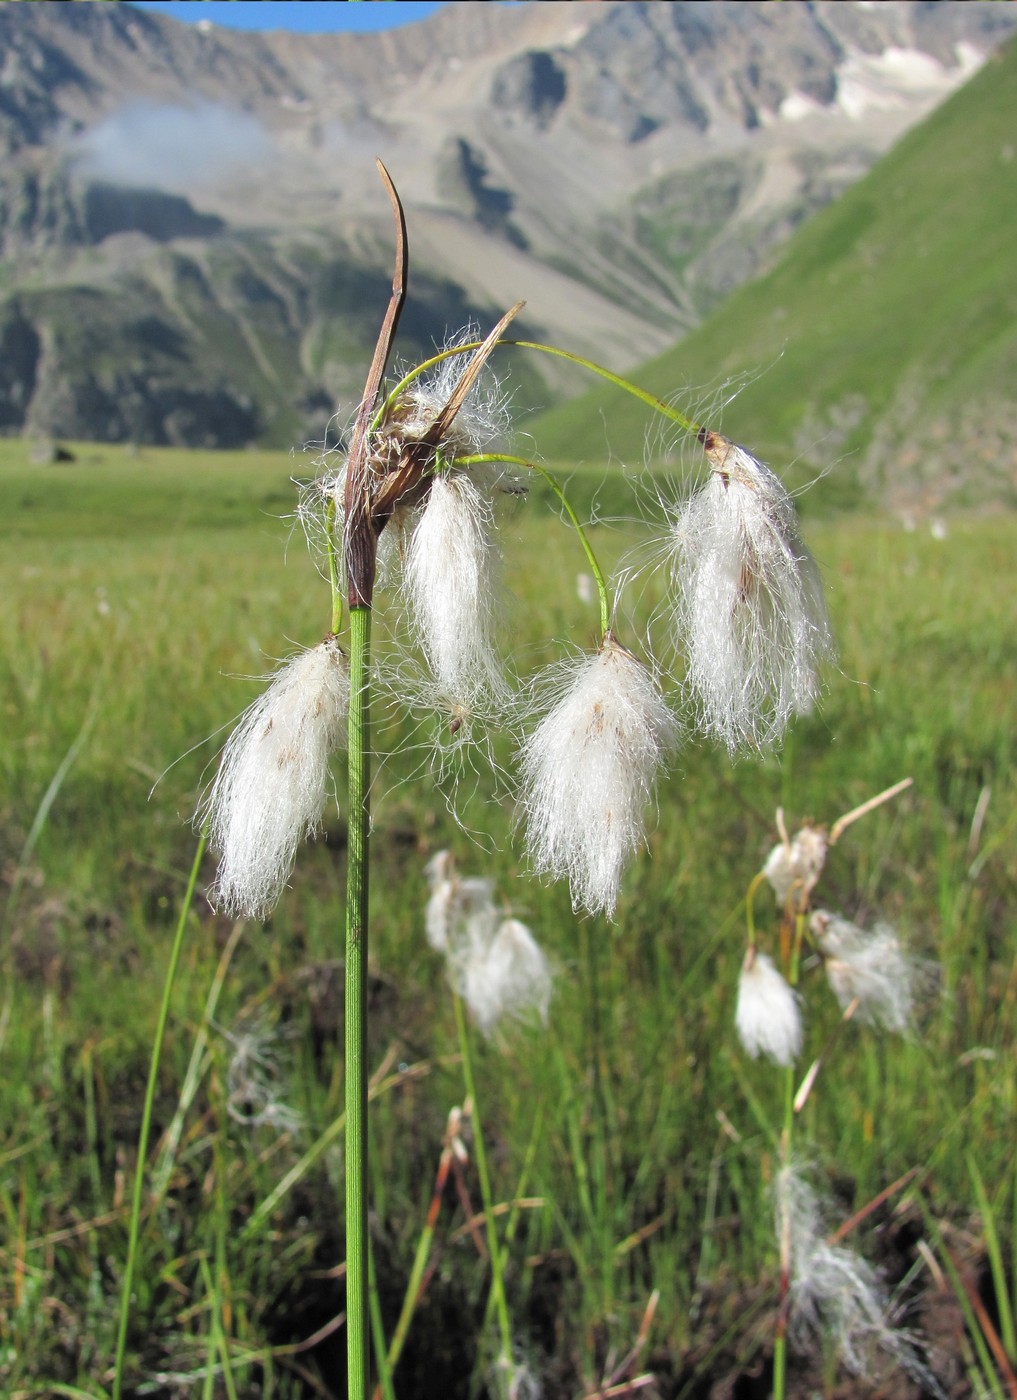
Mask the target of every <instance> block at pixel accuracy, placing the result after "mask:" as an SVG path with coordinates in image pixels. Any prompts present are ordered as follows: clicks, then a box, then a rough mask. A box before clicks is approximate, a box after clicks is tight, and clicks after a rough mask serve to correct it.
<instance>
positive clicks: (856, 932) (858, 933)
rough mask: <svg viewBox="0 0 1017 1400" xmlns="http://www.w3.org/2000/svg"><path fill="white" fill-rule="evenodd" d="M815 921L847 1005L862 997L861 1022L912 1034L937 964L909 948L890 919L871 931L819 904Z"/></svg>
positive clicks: (833, 981) (831, 978)
mask: <svg viewBox="0 0 1017 1400" xmlns="http://www.w3.org/2000/svg"><path fill="white" fill-rule="evenodd" d="M809 926H810V928H811V930H812V933H813V935H814V937H815V939H816V943H817V945H818V947H819V950H820V952H821V953H822V954H823V960H824V964H825V967H826V976H827V981H828V982H829V983H830V987H831V989H832V991H833V994H834V996H835V997H836V998H837V1001H838V1003H839V1004H840V1006H841V1009H842V1010H845V1009H846V1008H847V1007H849V1006H850V1005H851V1003H852V1002H854V1001H855V1000H857V1002H858V1007H857V1011H856V1012H855V1014H856V1016H857V1017H858V1019H859V1020H860V1021H862V1022H864V1023H865V1024H866V1025H870V1026H876V1027H879V1028H881V1029H882V1030H886V1031H893V1032H895V1033H896V1034H898V1035H906V1034H907V1033H908V1032H909V1031H910V1030H911V1029H912V1028H913V1026H914V1020H915V1012H916V1005H917V1003H918V1001H919V1000H920V999H921V998H922V997H923V996H924V995H926V994H927V993H928V992H930V991H931V990H932V989H933V987H934V986H935V983H936V980H937V969H936V965H935V963H933V962H931V961H929V960H928V959H925V958H916V957H912V956H911V955H910V954H909V953H908V952H906V950H905V949H904V947H903V946H902V944H901V941H900V939H899V938H898V936H897V934H896V932H895V931H894V930H893V928H891V926H890V925H889V924H885V923H878V924H877V925H876V926H875V928H874V929H873V930H872V932H871V933H867V932H866V931H865V930H864V929H861V928H859V927H858V925H857V924H853V923H851V921H850V920H849V919H844V918H841V917H840V916H839V915H838V914H831V913H829V912H828V911H827V910H826V909H817V910H816V911H815V913H814V914H813V915H812V917H811V919H810V921H809Z"/></svg>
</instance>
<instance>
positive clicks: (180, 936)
mask: <svg viewBox="0 0 1017 1400" xmlns="http://www.w3.org/2000/svg"><path fill="white" fill-rule="evenodd" d="M205 841H206V833H205V832H202V833H201V835H200V836H199V838H198V845H197V849H196V850H195V852H194V861H193V863H192V865H191V873H190V876H189V878H188V881H187V889H186V890H185V892H184V899H183V903H182V905H181V906H180V917H179V918H178V919H177V927H176V933H175V934H174V936H173V947H172V948H171V949H170V960H169V966H168V968H167V969H166V977H165V979H164V981H163V989H162V1002H161V1004H160V1006H159V1019H158V1021H157V1023H156V1028H155V1039H154V1040H153V1042H152V1059H151V1063H150V1064H149V1067H148V1085H147V1087H146V1089H145V1103H144V1107H143V1108H142V1111H141V1129H140V1131H139V1133H138V1158H137V1162H136V1164H135V1167H134V1190H133V1192H132V1195H131V1218H130V1224H129V1225H128V1229H127V1262H126V1264H125V1265H124V1281H123V1285H122V1288H121V1293H120V1323H119V1326H118V1328H117V1348H116V1355H115V1357H114V1361H113V1400H120V1392H121V1389H122V1387H123V1381H124V1354H125V1352H126V1349H127V1322H128V1319H129V1317H130V1312H131V1289H132V1287H133V1285H134V1270H135V1265H136V1264H137V1257H138V1236H139V1234H140V1229H141V1197H142V1192H143V1188H144V1181H145V1157H146V1155H147V1153H148V1138H149V1133H150V1132H151V1130H152V1109H153V1106H154V1104H155V1086H156V1083H157V1082H158V1077H159V1060H160V1057H161V1055H162V1046H163V1041H164V1040H165V1038H166V1026H167V1023H168V1021H169V1011H170V999H171V997H172V994H173V983H174V981H175V980H176V975H177V965H178V963H179V962H180V954H181V951H182V949H183V946H184V932H185V930H186V928H187V918H188V915H189V914H190V912H191V904H192V903H193V901H194V891H195V889H196V888H197V885H198V871H199V869H200V867H201V858H202V856H203V855H204V854H205Z"/></svg>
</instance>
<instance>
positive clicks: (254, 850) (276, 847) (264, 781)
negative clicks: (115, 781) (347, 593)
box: [198, 637, 350, 919]
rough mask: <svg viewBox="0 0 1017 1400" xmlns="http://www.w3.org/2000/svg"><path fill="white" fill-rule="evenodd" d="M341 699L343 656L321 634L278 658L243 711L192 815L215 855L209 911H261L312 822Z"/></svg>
mask: <svg viewBox="0 0 1017 1400" xmlns="http://www.w3.org/2000/svg"><path fill="white" fill-rule="evenodd" d="M349 692H350V681H349V671H348V668H347V663H346V658H345V656H344V655H343V652H342V650H341V648H340V646H339V643H338V642H337V641H336V640H335V638H332V637H330V638H327V639H326V640H325V641H323V642H321V643H320V644H319V645H318V646H316V647H312V648H311V649H310V650H309V651H304V652H301V653H300V654H299V655H297V656H295V657H293V658H292V660H290V661H288V662H287V663H286V664H285V665H284V666H283V667H282V668H281V669H280V670H279V671H278V672H277V673H276V675H275V676H274V678H273V680H272V683H271V685H270V686H269V687H268V689H267V690H266V691H265V693H264V694H263V695H262V696H260V697H259V698H258V699H257V700H256V701H255V702H254V704H253V705H251V706H250V708H249V709H247V710H246V711H245V712H244V714H243V716H242V718H241V720H240V723H239V724H238V725H237V727H236V729H234V731H233V733H232V734H231V735H230V737H229V739H228V740H227V743H226V747H225V749H224V750H223V755H222V761H221V763H220V765H219V771H218V773H217V774H216V777H215V781H214V782H213V784H212V787H211V789H210V791H209V792H208V794H207V796H206V797H205V799H204V801H203V803H202V806H201V809H200V811H199V813H198V820H199V822H200V823H202V824H204V823H206V822H207V824H208V832H209V838H210V841H211V844H212V847H213V849H214V850H216V851H218V852H219V873H218V875H217V877H216V880H215V883H214V884H213V886H212V889H211V892H210V897H211V900H212V902H213V904H214V905H216V906H217V907H221V908H223V909H225V910H226V911H227V912H228V913H231V914H243V915H247V916H248V917H250V918H258V919H263V918H266V917H267V916H268V915H269V914H270V913H271V911H272V909H273V908H274V906H275V903H276V900H277V899H278V898H279V894H280V892H281V890H282V887H283V885H284V884H285V883H286V880H287V878H288V877H289V873H290V870H291V869H292V867H293V860H294V857H295V855H296V852H297V847H298V846H299V844H300V842H301V841H302V840H303V839H304V838H305V837H306V836H309V835H311V834H313V833H314V832H315V831H316V830H317V828H318V826H319V823H320V821H321V814H322V811H323V810H324V807H325V801H326V798H327V796H328V791H329V782H330V777H329V760H330V758H331V755H332V754H333V752H334V751H335V749H336V748H337V747H338V746H339V744H340V742H341V741H342V739H343V737H344V721H345V717H346V714H347V710H348V707H349Z"/></svg>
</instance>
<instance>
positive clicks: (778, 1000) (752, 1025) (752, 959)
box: [735, 948, 802, 1069]
mask: <svg viewBox="0 0 1017 1400" xmlns="http://www.w3.org/2000/svg"><path fill="white" fill-rule="evenodd" d="M735 1030H736V1031H737V1032H738V1039H739V1040H740V1041H741V1043H742V1045H743V1046H744V1047H745V1049H746V1050H747V1052H748V1053H749V1054H750V1055H751V1056H752V1058H753V1059H756V1058H757V1057H758V1056H759V1055H765V1056H766V1057H767V1058H768V1059H770V1060H773V1062H774V1063H775V1064H778V1065H782V1066H784V1068H785V1069H786V1068H787V1066H788V1065H792V1064H794V1062H795V1060H796V1059H797V1058H798V1056H799V1054H800V1053H801V1048H802V1017H801V1011H800V1008H799V1001H798V997H797V996H796V995H795V993H794V991H793V990H792V989H791V987H789V986H788V984H787V982H786V981H785V980H784V978H783V977H782V976H781V974H780V972H779V971H778V970H777V968H776V967H775V965H774V962H773V959H772V958H771V957H770V956H769V955H768V954H767V953H760V952H758V951H757V950H756V949H755V948H750V949H749V951H748V952H747V953H746V955H745V961H744V962H743V963H742V970H741V975H740V976H739V978H738V1002H737V1005H736V1008H735Z"/></svg>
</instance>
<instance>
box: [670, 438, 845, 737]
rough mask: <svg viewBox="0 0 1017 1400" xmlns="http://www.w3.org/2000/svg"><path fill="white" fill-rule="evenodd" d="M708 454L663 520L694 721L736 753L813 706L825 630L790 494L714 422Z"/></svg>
mask: <svg viewBox="0 0 1017 1400" xmlns="http://www.w3.org/2000/svg"><path fill="white" fill-rule="evenodd" d="M707 456H708V458H709V459H710V463H711V466H712V468H713V470H712V474H711V477H710V480H709V481H708V482H707V484H706V485H705V486H704V487H703V489H702V490H701V491H700V492H698V494H696V495H695V496H693V497H692V499H691V500H690V501H688V502H687V504H686V505H685V506H684V507H683V508H682V509H681V510H680V511H679V513H678V514H677V515H676V517H675V519H674V521H673V523H672V527H671V536H672V539H671V543H672V557H673V566H674V580H675V585H676V589H677V597H676V600H675V605H674V614H675V625H676V631H677V633H678V634H679V635H678V637H677V638H676V640H677V641H678V643H679V645H681V644H682V642H684V646H685V649H686V684H687V686H688V688H689V690H690V692H691V694H692V696H693V697H694V700H695V703H696V705H697V707H698V709H699V717H700V723H701V725H702V728H703V729H704V731H705V732H707V733H709V734H713V735H714V736H716V737H717V738H718V739H720V740H721V741H722V742H723V743H724V744H726V746H727V748H728V749H729V750H730V751H731V752H732V753H734V752H736V751H737V750H739V749H743V748H754V749H762V748H766V747H769V746H770V745H772V744H773V743H775V742H776V741H777V740H778V739H779V738H780V736H781V735H782V734H783V732H784V730H785V729H786V727H787V725H788V723H789V721H790V720H791V718H792V717H793V716H794V715H798V714H804V713H807V712H808V711H809V710H810V709H811V708H812V705H813V703H814V701H815V699H816V696H817V695H818V691H819V682H818V678H817V674H816V672H817V666H818V664H819V663H820V661H822V660H823V659H824V658H825V657H826V656H827V655H828V654H829V653H830V650H831V642H830V634H829V627H828V624H827V619H826V608H825V605H824V602H823V594H822V588H821V586H820V582H819V574H818V571H817V569H816V566H815V563H814V562H813V559H812V556H811V555H810V554H809V552H808V550H807V549H806V548H805V546H804V544H803V543H802V541H801V538H800V536H799V534H798V527H797V522H796V518H795V510H794V506H793V505H792V502H791V498H790V496H789V495H788V494H787V492H786V491H785V489H784V487H783V486H782V485H781V483H780V481H779V480H778V478H777V477H776V476H775V475H774V474H773V472H771V471H770V470H769V468H768V467H765V466H764V465H763V463H762V462H759V461H757V460H756V458H755V457H753V456H751V455H750V454H749V453H748V452H746V451H745V449H744V448H742V447H738V446H737V445H736V444H735V443H732V442H729V441H728V440H727V439H726V438H723V437H720V435H719V434H711V435H710V437H709V439H708V441H707Z"/></svg>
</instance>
